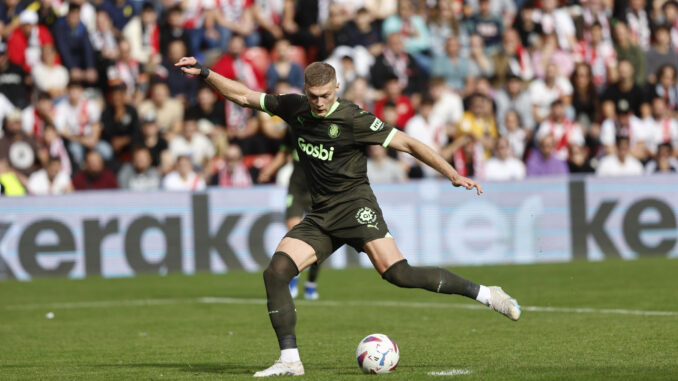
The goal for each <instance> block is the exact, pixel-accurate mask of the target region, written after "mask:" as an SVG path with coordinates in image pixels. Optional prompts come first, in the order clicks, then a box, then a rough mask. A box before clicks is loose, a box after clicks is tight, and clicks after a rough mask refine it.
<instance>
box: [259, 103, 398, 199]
mask: <svg viewBox="0 0 678 381" xmlns="http://www.w3.org/2000/svg"><path fill="white" fill-rule="evenodd" d="M261 106H262V109H264V111H266V112H268V113H269V114H272V115H278V116H279V117H281V118H282V119H283V120H285V121H286V122H287V124H288V125H289V126H290V128H291V131H292V135H293V137H294V143H295V148H296V150H297V152H298V154H299V159H300V163H301V165H302V167H303V169H304V172H305V173H306V177H307V178H308V179H309V180H310V181H308V186H309V188H310V190H311V193H312V195H313V204H314V206H315V205H323V204H327V203H329V202H331V201H333V200H336V201H339V200H344V199H346V195H350V194H351V193H353V192H351V191H353V190H356V191H358V189H359V188H362V187H360V186H361V185H364V186H366V188H367V189H368V191H369V187H368V185H369V181H368V180H367V153H366V151H367V150H366V145H370V144H381V145H383V146H387V145H388V143H389V142H390V141H391V139H392V138H393V136H394V135H395V133H396V129H395V128H393V127H392V126H389V125H387V124H384V122H382V121H381V120H379V119H378V118H377V117H375V116H374V115H373V114H371V113H369V112H367V111H365V110H363V109H361V108H360V107H358V106H357V105H355V104H353V103H351V102H349V101H346V100H338V101H337V102H335V103H334V105H333V106H332V108H331V109H330V110H329V111H328V113H327V114H326V115H325V116H324V117H320V116H317V115H315V114H313V113H312V112H311V106H310V105H309V102H308V99H307V98H306V96H304V95H300V94H286V95H275V96H274V95H268V94H263V95H262V97H261ZM369 193H370V194H371V191H369ZM337 196H343V197H337ZM355 196H360V195H359V194H356V195H355Z"/></svg>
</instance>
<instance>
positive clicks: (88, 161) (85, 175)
mask: <svg viewBox="0 0 678 381" xmlns="http://www.w3.org/2000/svg"><path fill="white" fill-rule="evenodd" d="M73 187H74V188H75V189H76V190H93V189H94V190H96V189H117V188H118V179H117V178H116V177H115V174H114V173H113V172H112V171H111V170H110V169H108V168H106V167H104V159H102V158H101V155H100V154H99V153H98V152H97V151H94V150H92V151H89V152H88V153H87V156H86V157H85V168H84V169H83V170H82V171H80V172H78V173H76V174H75V176H74V177H73Z"/></svg>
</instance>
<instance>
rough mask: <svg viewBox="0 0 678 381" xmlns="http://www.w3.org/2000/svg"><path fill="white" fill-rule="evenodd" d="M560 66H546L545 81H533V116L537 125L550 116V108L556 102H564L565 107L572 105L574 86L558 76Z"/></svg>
mask: <svg viewBox="0 0 678 381" xmlns="http://www.w3.org/2000/svg"><path fill="white" fill-rule="evenodd" d="M558 70H559V69H558V66H557V65H556V63H554V62H550V63H549V64H548V65H547V66H546V73H545V76H544V79H536V80H534V81H532V83H531V84H530V88H529V90H528V91H529V93H530V98H531V99H532V114H533V115H534V119H535V120H536V122H537V123H541V122H542V121H543V120H544V119H546V118H547V117H548V115H549V107H550V106H551V104H552V103H553V102H555V101H556V100H559V99H560V100H562V101H563V103H564V104H565V106H569V105H571V104H572V92H573V89H572V84H571V83H570V81H569V80H568V79H567V78H565V77H563V76H561V75H559V74H558Z"/></svg>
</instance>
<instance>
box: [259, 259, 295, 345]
mask: <svg viewBox="0 0 678 381" xmlns="http://www.w3.org/2000/svg"><path fill="white" fill-rule="evenodd" d="M298 274H299V270H298V269H297V265H296V264H295V263H294V261H293V260H292V258H290V256H289V255H287V254H286V253H283V252H281V251H279V252H276V253H275V254H273V258H271V262H270V263H269V264H268V267H267V268H266V270H264V284H265V286H266V298H267V300H268V302H267V306H268V316H269V318H270V319H271V325H273V329H274V330H275V334H276V336H277V337H278V344H280V349H281V350H285V349H296V348H297V336H296V334H295V332H294V326H295V325H296V324H297V311H296V309H295V308H294V302H293V301H292V295H290V288H289V283H290V280H292V278H294V277H295V276H297V275H298Z"/></svg>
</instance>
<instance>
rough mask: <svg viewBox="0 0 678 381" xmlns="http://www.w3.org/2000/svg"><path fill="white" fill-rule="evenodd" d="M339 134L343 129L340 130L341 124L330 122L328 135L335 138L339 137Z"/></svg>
mask: <svg viewBox="0 0 678 381" xmlns="http://www.w3.org/2000/svg"><path fill="white" fill-rule="evenodd" d="M339 134H341V131H339V126H337V125H336V124H334V123H332V124H330V127H329V128H328V129H327V135H328V136H329V137H330V138H332V139H334V138H336V137H338V136H339Z"/></svg>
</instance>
